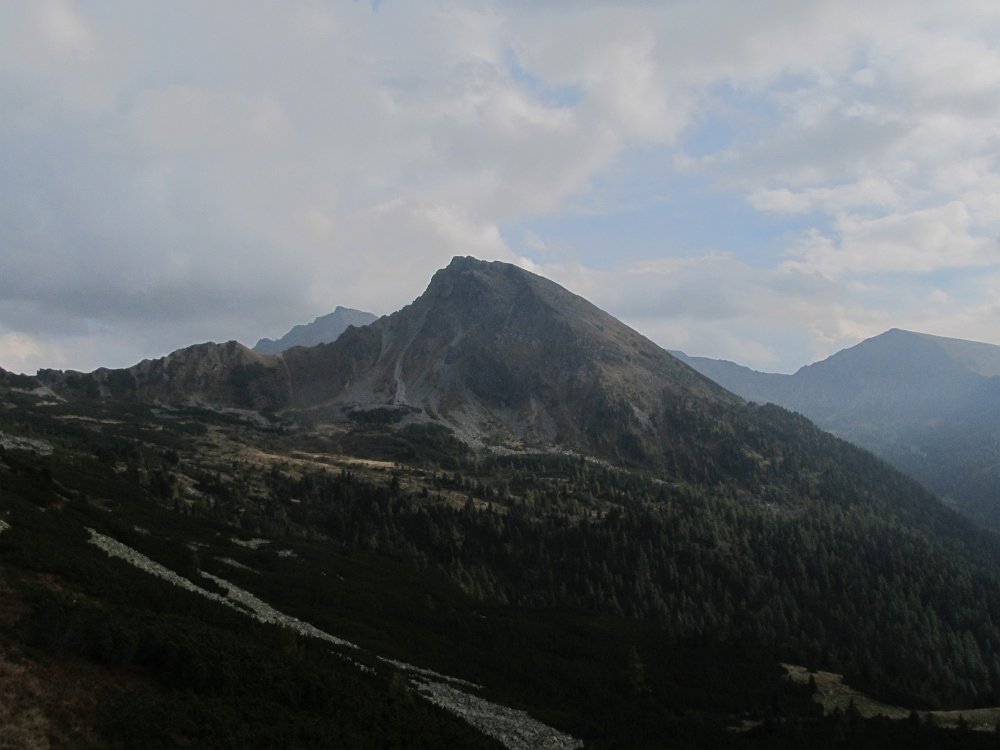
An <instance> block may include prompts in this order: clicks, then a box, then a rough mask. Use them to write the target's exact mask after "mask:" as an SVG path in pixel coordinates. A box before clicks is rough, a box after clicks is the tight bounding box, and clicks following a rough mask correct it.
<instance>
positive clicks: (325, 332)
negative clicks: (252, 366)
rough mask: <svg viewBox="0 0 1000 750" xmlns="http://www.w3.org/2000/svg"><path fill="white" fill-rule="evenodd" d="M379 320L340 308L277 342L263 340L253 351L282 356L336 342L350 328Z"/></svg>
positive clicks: (357, 311)
mask: <svg viewBox="0 0 1000 750" xmlns="http://www.w3.org/2000/svg"><path fill="white" fill-rule="evenodd" d="M376 320H378V316H376V315H372V314H371V313H369V312H364V311H362V310H352V309H351V308H349V307H340V306H338V307H337V308H336V309H335V310H334V311H333V312H332V313H330V314H329V315H323V316H321V317H319V318H316V319H315V320H314V321H313V322H312V323H309V324H307V325H298V326H295V327H294V328H292V330H290V331H289V332H288V333H286V334H285V335H284V336H282V337H281V338H280V339H278V340H277V341H275V340H273V339H261V340H260V341H258V342H257V343H256V344H255V345H254V347H253V350H254V351H255V352H257V353H258V354H280V353H281V352H283V351H285V350H286V349H291V348H292V347H293V346H317V345H318V344H329V343H331V342H333V341H336V340H337V339H338V338H339V337H340V335H341V334H342V333H343V332H344V331H346V330H347V329H348V328H349V327H350V326H358V327H361V326H366V325H368V324H369V323H373V322H375V321H376Z"/></svg>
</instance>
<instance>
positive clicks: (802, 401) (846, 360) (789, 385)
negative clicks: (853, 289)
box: [673, 329, 1000, 529]
mask: <svg viewBox="0 0 1000 750" xmlns="http://www.w3.org/2000/svg"><path fill="white" fill-rule="evenodd" d="M673 353H674V354H675V356H677V357H679V358H680V359H682V360H683V361H685V362H687V363H688V364H689V365H691V366H692V367H693V368H695V369H696V370H698V371H699V372H701V373H702V374H703V375H706V376H707V377H709V378H711V379H712V380H714V381H715V382H717V383H719V384H720V385H722V386H723V387H725V388H727V389H728V390H730V391H732V392H733V393H736V394H738V395H740V396H742V397H743V398H746V399H748V400H750V401H756V402H758V403H768V402H771V403H775V404H779V405H781V406H784V407H785V408H787V409H791V410H793V411H797V412H800V413H801V414H803V415H805V416H807V417H809V418H810V419H811V420H813V421H814V422H815V423H816V424H817V425H819V426H820V427H823V428H824V429H827V430H830V431H831V432H833V433H835V434H837V435H839V436H840V437H843V438H846V439H847V440H850V441H851V442H854V443H856V444H858V445H860V446H863V447H865V448H868V449H869V450H872V451H873V452H875V453H876V454H878V455H879V456H881V457H883V458H884V459H886V460H887V461H889V462H890V463H892V464H893V465H894V466H896V467H897V468H899V469H901V470H902V471H904V472H906V473H908V474H910V475H911V476H913V477H915V478H917V479H919V480H920V481H921V482H923V483H924V484H925V485H926V486H927V487H929V488H930V489H931V490H933V491H934V492H935V493H937V494H938V495H939V496H940V497H942V498H943V499H944V500H945V501H947V502H948V503H950V504H952V505H953V506H955V507H956V508H958V509H959V510H961V511H962V512H964V513H966V514H968V515H970V516H972V517H973V518H975V519H977V520H979V521H980V522H982V523H984V524H986V525H988V526H991V527H993V528H996V529H1000V346H993V345H991V344H984V343H978V342H973V341H963V340H961V339H952V338H944V337H941V336H931V335H929V334H924V333H914V332H911V331H903V330H899V329H892V330H890V331H887V332H885V333H883V334H881V335H879V336H875V337H874V338H871V339H868V340H866V341H863V342H861V343H860V344H858V345H857V346H853V347H851V348H849V349H845V350H843V351H840V352H838V353H836V354H834V355H832V356H831V357H828V358H827V359H824V360H822V361H821V362H817V363H815V364H812V365H808V366H806V367H803V368H801V369H800V370H799V371H797V372H796V373H794V374H792V375H781V374H772V373H764V372H757V371H755V370H751V369H750V368H747V367H743V366H741V365H738V364H735V363H733V362H728V361H725V360H714V359H708V358H705V357H689V356H687V355H685V354H683V353H682V352H673Z"/></svg>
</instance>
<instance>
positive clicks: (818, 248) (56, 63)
mask: <svg viewBox="0 0 1000 750" xmlns="http://www.w3.org/2000/svg"><path fill="white" fill-rule="evenodd" d="M997 39H1000V3H996V2H995V0H987V1H985V2H983V1H979V0H950V2H947V3H944V2H938V1H937V0H927V1H926V2H921V1H920V0H903V1H900V2H896V1H895V0H879V1H878V2H872V1H871V0H865V1H864V2H853V1H852V0H831V1H826V0H810V2H802V1H801V0H773V1H769V0H757V1H755V2H747V1H746V0H696V1H694V2H686V1H684V0H672V1H667V0H664V1H662V2H652V1H650V2H642V1H641V0H635V1H634V2H623V1H622V0H617V1H616V2H606V3H604V2H590V1H587V0H573V1H572V2H571V1H570V0H550V1H549V2H545V1H544V0H539V1H538V2H528V1H527V0H506V1H505V2H503V1H501V0H497V1H496V2H489V1H487V0H482V1H480V0H465V1H464V2H449V1H447V0H440V1H439V0H422V1H421V2H412V1H410V0H381V2H357V1H354V0H325V1H321V0H280V1H279V0H267V1H265V0H171V2H166V3H165V2H159V1H156V2H153V1H152V0H150V1H146V0H3V2H2V3H0V366H2V367H4V368H6V369H9V370H15V371H23V372H34V370H35V369H37V368H39V367H58V368H74V369H80V370H89V369H93V368H95V367H98V366H126V365H129V364H132V363H134V362H137V361H138V360H140V359H142V358H145V357H154V356H161V355H163V354H165V353H167V352H169V351H171V350H173V349H175V348H179V347H181V346H185V345H188V344H191V343H196V342H200V341H206V340H214V341H225V340H228V339H234V338H235V339H238V340H240V341H243V342H244V343H246V344H248V345H252V344H253V343H254V342H255V341H256V340H257V338H259V337H261V336H270V337H276V336H278V335H280V334H282V333H283V332H284V331H286V330H287V329H288V328H290V327H291V326H292V325H293V324H295V323H300V322H306V321H309V320H311V319H312V318H314V317H316V316H317V315H322V314H325V313H327V312H330V311H332V310H333V308H334V307H335V306H336V305H345V306H349V307H357V308H361V309H365V310H370V311H372V312H375V313H379V314H381V313H388V312H392V311H393V310H395V309H398V308H399V307H401V306H402V305H404V304H406V303H407V302H409V301H410V300H412V299H413V298H414V297H416V296H417V295H418V294H420V292H422V291H423V289H424V288H425V287H426V284H427V282H428V280H429V278H430V276H431V274H432V273H433V272H434V270H435V269H437V268H440V267H441V266H443V265H446V264H447V263H448V261H449V259H450V258H451V257H452V256H454V255H475V256H477V257H480V258H484V259H497V260H506V261H510V262H514V263H518V264H520V265H522V266H524V267H526V268H529V269H531V270H535V271H537V272H539V273H542V274H544V275H546V276H549V277H550V278H552V279H554V280H556V281H558V282H560V283H562V284H564V285H565V286H567V287H569V288H570V289H571V290H573V291H575V292H577V293H579V294H583V295H584V296H586V297H588V298H589V299H591V300H592V301H594V302H595V303H597V304H598V305H600V306H601V307H603V308H605V309H606V310H608V311H609V312H611V313H612V314H614V315H616V316H618V317H620V318H622V319H623V320H625V321H626V322H628V323H629V324H631V325H633V326H634V327H635V328H637V329H639V330H640V331H642V332H643V333H645V334H646V335H647V336H649V337H650V338H652V339H653V340H655V341H656V342H658V343H660V344H661V345H663V346H666V347H668V348H679V349H683V350H685V351H687V352H688V353H689V354H700V355H707V356H717V357H725V358H728V359H733V360H736V361H738V362H741V363H744V364H748V365H751V366H753V367H756V368H758V369H764V370H771V371H784V372H788V371H792V370H794V369H796V368H797V367H799V366H801V365H803V364H806V363H808V362H811V361H814V360H816V359H818V358H821V357H823V356H826V355H828V354H830V353H832V352H834V351H836V350H838V349H841V348H843V347H845V346H850V345H852V344H855V343H857V342H858V341H860V340H861V339H863V338H866V337H868V336H871V335H875V334H877V333H880V332H882V331H884V330H886V329H888V328H891V327H901V328H909V329H913V330H919V331H925V332H929V333H936V334H940V335H947V336H957V337H960V338H969V339H976V340H982V341H989V342H992V343H997V344H1000V244H998V242H1000V241H998V236H1000V165H998V163H997V159H998V155H1000V142H998V141H1000V47H998V46H997V44H996V40H997Z"/></svg>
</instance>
